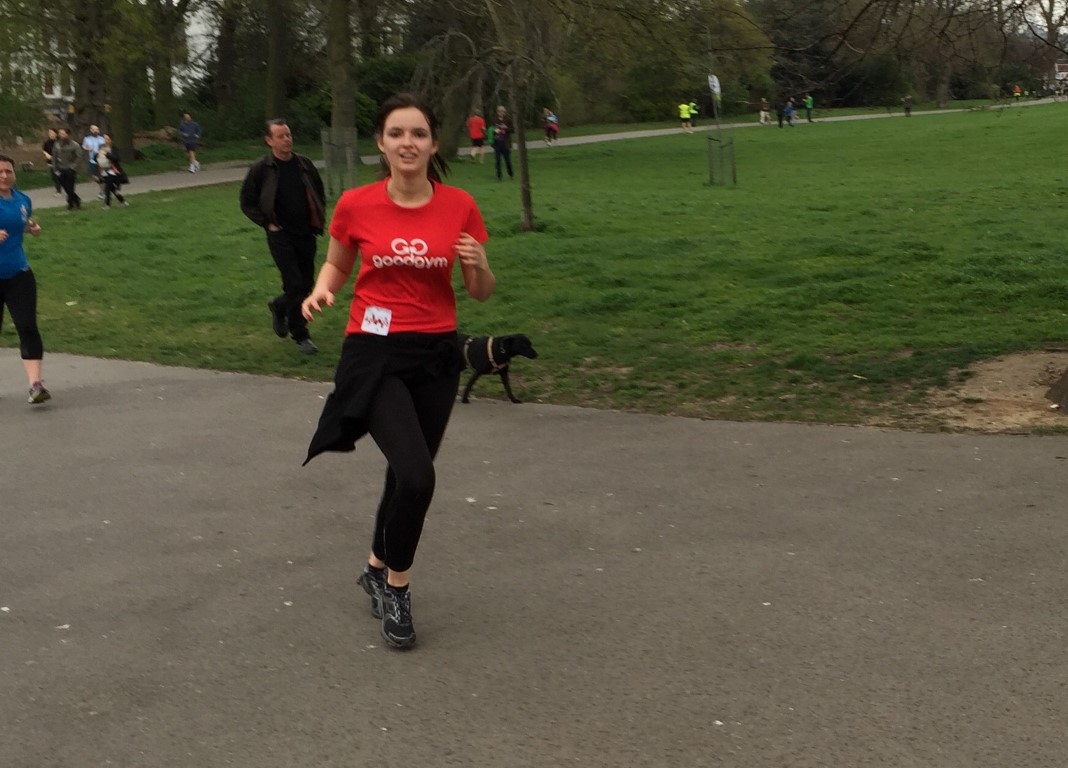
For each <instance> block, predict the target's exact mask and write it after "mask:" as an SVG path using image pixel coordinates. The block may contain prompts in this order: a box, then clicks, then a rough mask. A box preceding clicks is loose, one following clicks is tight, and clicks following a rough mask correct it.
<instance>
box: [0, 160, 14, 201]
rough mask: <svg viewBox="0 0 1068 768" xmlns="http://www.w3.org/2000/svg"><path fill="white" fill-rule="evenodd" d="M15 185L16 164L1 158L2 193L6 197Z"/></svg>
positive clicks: (0, 184) (0, 185)
mask: <svg viewBox="0 0 1068 768" xmlns="http://www.w3.org/2000/svg"><path fill="white" fill-rule="evenodd" d="M14 186H15V166H14V165H12V164H11V163H9V162H7V161H6V160H0V193H2V194H3V195H4V196H5V197H6V196H7V194H8V193H9V192H11V190H12V188H13V187H14Z"/></svg>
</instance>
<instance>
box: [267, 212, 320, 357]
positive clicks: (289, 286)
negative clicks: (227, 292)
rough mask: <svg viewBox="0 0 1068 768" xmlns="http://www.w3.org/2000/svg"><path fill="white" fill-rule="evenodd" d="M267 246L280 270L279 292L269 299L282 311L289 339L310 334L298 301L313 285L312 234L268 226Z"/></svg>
mask: <svg viewBox="0 0 1068 768" xmlns="http://www.w3.org/2000/svg"><path fill="white" fill-rule="evenodd" d="M267 247H268V248H270V250H271V258H273V259H274V263H275V264H276V265H277V266H278V271H279V272H280V273H281V274H282V295H281V296H277V297H275V299H274V300H273V301H272V302H271V303H272V304H273V305H274V307H275V311H276V312H279V314H282V313H283V312H284V314H285V317H286V320H287V321H288V322H289V333H290V335H291V336H292V337H293V340H294V341H298V342H300V341H304V339H306V338H308V337H309V335H310V334H309V333H308V321H307V320H305V319H304V315H302V314H301V312H300V305H301V302H303V301H304V299H306V298H307V297H308V294H310V293H311V292H312V288H313V287H314V286H315V235H312V234H308V235H294V234H291V233H289V232H286V231H285V230H284V229H280V230H278V231H277V232H271V231H270V230H268V231H267Z"/></svg>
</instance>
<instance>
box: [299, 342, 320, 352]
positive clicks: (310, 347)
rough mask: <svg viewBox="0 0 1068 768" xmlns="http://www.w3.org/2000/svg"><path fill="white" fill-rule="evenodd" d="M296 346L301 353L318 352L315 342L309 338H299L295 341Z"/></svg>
mask: <svg viewBox="0 0 1068 768" xmlns="http://www.w3.org/2000/svg"><path fill="white" fill-rule="evenodd" d="M297 348H298V349H299V350H300V353H301V354H302V355H317V354H319V348H318V347H317V346H315V342H314V341H312V340H311V339H301V340H300V341H298V342H297Z"/></svg>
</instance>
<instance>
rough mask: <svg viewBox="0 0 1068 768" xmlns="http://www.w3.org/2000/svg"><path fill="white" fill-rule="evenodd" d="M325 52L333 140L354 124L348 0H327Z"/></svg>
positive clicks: (354, 112) (354, 100)
mask: <svg viewBox="0 0 1068 768" xmlns="http://www.w3.org/2000/svg"><path fill="white" fill-rule="evenodd" d="M326 35H327V37H326V52H327V59H328V62H329V68H330V98H331V101H330V129H331V131H332V132H333V133H334V143H335V144H336V143H339V142H338V140H339V139H340V138H341V136H342V135H343V134H344V132H345V129H348V128H352V127H353V126H355V125H356V86H355V77H354V76H353V67H352V30H351V25H350V24H349V0H328V3H327V7H326Z"/></svg>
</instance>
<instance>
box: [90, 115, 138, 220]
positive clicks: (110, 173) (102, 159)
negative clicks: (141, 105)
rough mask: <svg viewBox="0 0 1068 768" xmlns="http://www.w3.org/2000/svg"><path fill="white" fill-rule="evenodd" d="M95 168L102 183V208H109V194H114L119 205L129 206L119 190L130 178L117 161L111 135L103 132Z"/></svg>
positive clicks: (117, 157) (116, 153)
mask: <svg viewBox="0 0 1068 768" xmlns="http://www.w3.org/2000/svg"><path fill="white" fill-rule="evenodd" d="M96 165H97V168H99V169H100V181H101V182H102V183H103V185H104V210H105V211H107V210H111V196H112V195H114V196H115V199H116V200H118V202H119V205H121V206H122V207H123V208H127V207H129V203H127V202H126V198H125V197H123V196H122V193H121V192H120V190H121V189H122V185H123V184H129V183H130V178H129V177H128V176H127V175H126V171H124V170H123V169H122V165H121V163H120V162H119V151H118V150H117V149H115V147H114V146H112V144H111V136H109V135H108V134H106V133H105V134H104V144H103V146H101V147H100V151H99V152H98V153H97V158H96Z"/></svg>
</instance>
